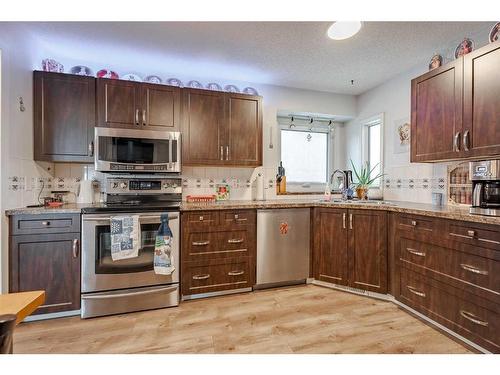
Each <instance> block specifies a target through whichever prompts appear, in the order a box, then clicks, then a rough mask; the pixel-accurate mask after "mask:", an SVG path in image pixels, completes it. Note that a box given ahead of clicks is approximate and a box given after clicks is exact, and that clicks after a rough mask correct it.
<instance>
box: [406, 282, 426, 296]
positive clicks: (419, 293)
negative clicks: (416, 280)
mask: <svg viewBox="0 0 500 375" xmlns="http://www.w3.org/2000/svg"><path fill="white" fill-rule="evenodd" d="M406 287H407V288H408V290H409V291H410V292H412V293H413V294H416V295H417V296H419V297H424V298H425V293H424V292H420V291H419V290H417V289H416V288H415V287H413V286H409V285H407V286H406Z"/></svg>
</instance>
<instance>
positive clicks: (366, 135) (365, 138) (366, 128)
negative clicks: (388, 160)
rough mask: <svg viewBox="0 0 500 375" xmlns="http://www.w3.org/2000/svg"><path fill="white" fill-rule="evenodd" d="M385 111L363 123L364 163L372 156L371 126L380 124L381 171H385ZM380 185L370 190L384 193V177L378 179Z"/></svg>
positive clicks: (362, 154)
mask: <svg viewBox="0 0 500 375" xmlns="http://www.w3.org/2000/svg"><path fill="white" fill-rule="evenodd" d="M384 117H385V116H384V113H379V114H377V115H374V116H371V117H368V118H366V119H364V120H362V121H360V123H361V162H362V163H363V164H365V163H367V162H368V164H369V158H370V140H369V134H370V133H369V128H370V127H371V126H374V125H378V124H380V173H384ZM378 181H379V185H378V186H374V185H372V186H371V187H370V190H374V191H380V193H382V191H383V188H384V184H383V177H382V178H381V179H379V180H378Z"/></svg>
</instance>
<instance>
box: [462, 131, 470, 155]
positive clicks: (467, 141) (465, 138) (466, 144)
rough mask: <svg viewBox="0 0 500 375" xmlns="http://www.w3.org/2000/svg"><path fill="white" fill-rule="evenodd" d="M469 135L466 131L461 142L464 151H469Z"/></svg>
mask: <svg viewBox="0 0 500 375" xmlns="http://www.w3.org/2000/svg"><path fill="white" fill-rule="evenodd" d="M469 134H470V132H469V131H468V130H466V131H465V133H464V140H463V144H464V151H469V147H470V140H469Z"/></svg>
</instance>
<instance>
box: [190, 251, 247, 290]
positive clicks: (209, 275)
mask: <svg viewBox="0 0 500 375" xmlns="http://www.w3.org/2000/svg"><path fill="white" fill-rule="evenodd" d="M251 271H252V267H251V259H250V258H249V257H244V258H229V259H217V260H210V261H208V262H185V263H183V269H182V294H183V295H191V294H201V293H211V292H217V291H223V290H230V289H240V288H248V287H251V286H252V285H253V281H254V277H253V275H252V274H251Z"/></svg>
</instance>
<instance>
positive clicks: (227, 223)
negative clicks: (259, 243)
mask: <svg viewBox="0 0 500 375" xmlns="http://www.w3.org/2000/svg"><path fill="white" fill-rule="evenodd" d="M220 224H221V226H223V227H224V228H227V229H238V228H245V227H247V226H252V225H253V226H255V225H256V224H257V214H256V212H255V210H224V211H221V212H220Z"/></svg>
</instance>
